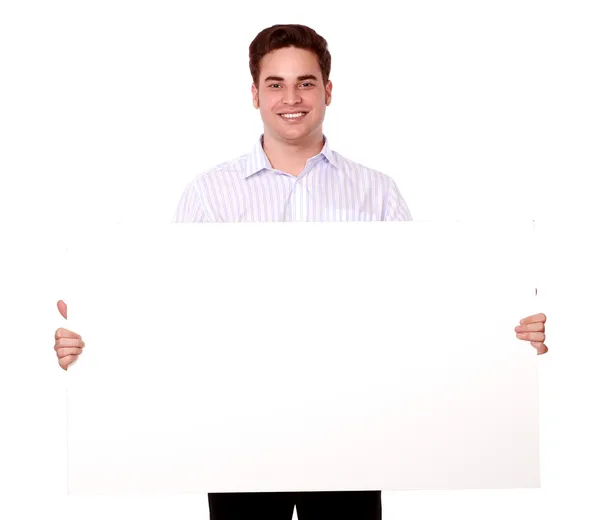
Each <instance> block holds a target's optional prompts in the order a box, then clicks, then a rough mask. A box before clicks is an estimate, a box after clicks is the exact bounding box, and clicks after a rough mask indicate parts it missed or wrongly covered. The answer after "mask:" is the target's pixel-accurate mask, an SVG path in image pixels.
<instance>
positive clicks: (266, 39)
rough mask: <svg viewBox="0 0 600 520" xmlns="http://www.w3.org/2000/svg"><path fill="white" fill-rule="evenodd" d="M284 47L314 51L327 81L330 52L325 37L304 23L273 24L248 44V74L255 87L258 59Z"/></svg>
mask: <svg viewBox="0 0 600 520" xmlns="http://www.w3.org/2000/svg"><path fill="white" fill-rule="evenodd" d="M284 47H297V48H299V49H306V50H309V51H312V52H314V53H315V55H316V56H317V59H318V60H319V67H321V74H322V75H323V81H324V82H325V83H327V81H329V73H330V72H331V54H330V53H329V50H328V49H327V41H326V40H325V38H323V37H322V36H321V35H319V34H317V32H316V31H315V30H314V29H311V28H310V27H307V26H306V25H298V24H287V25H273V26H271V27H268V28H267V29H263V30H262V31H260V32H259V33H258V34H257V35H256V38H254V40H252V43H251V44H250V74H252V80H253V81H254V85H256V87H257V88H258V78H259V76H260V60H261V59H262V58H263V56H265V55H267V54H269V52H271V51H274V50H277V49H282V48H284Z"/></svg>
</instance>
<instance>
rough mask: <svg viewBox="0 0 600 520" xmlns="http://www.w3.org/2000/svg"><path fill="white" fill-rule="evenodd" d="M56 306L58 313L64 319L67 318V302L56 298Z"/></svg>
mask: <svg viewBox="0 0 600 520" xmlns="http://www.w3.org/2000/svg"><path fill="white" fill-rule="evenodd" d="M56 306H57V307H58V312H60V315H61V316H62V317H63V318H64V319H65V320H66V319H67V304H66V303H65V302H63V301H62V300H58V301H57V302H56Z"/></svg>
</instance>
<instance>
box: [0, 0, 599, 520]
mask: <svg viewBox="0 0 600 520" xmlns="http://www.w3.org/2000/svg"><path fill="white" fill-rule="evenodd" d="M207 5H210V12H209V8H208V7H206V8H205V7H203V5H202V4H201V3H200V2H191V1H190V2H177V1H169V2H166V1H164V2H158V1H155V2H133V1H126V0H120V1H118V2H117V1H103V2H91V1H87V2H75V1H72V2H65V1H62V2H61V1H55V2H28V1H26V0H20V1H16V0H15V1H4V2H2V4H1V7H0V217H1V221H0V222H1V224H0V225H1V230H2V231H1V232H2V236H1V238H2V241H1V242H0V243H1V244H2V252H1V256H0V290H1V293H2V299H1V300H0V324H1V327H2V333H1V338H2V339H1V356H2V357H1V362H0V396H1V397H0V400H1V407H0V410H1V414H2V415H1V419H0V420H1V421H2V428H1V429H0V441H1V442H0V468H1V470H0V493H2V495H3V496H2V497H1V498H0V516H3V517H6V518H32V517H44V518H65V517H67V518H76V517H78V516H83V517H85V518H89V519H94V518H105V517H106V516H107V515H110V516H111V517H113V518H115V519H117V518H129V517H131V516H135V517H143V518H148V519H151V518H164V517H167V516H168V517H169V518H178V519H179V518H181V519H188V518H189V519H192V518H194V519H201V518H207V517H208V508H207V505H206V497H205V496H195V495H189V496H177V497H155V498H151V499H148V498H146V499H140V498H136V497H130V498H127V499H114V498H111V497H102V498H94V499H90V498H88V499H86V500H68V501H67V500H66V498H65V497H64V496H63V495H62V494H63V492H64V489H65V470H66V463H65V461H66V459H65V454H66V451H65V450H66V444H65V439H66V437H65V433H66V430H65V410H66V408H65V379H64V376H65V374H64V372H63V371H62V370H60V368H59V367H58V364H57V361H56V357H55V353H54V351H53V349H52V345H53V332H54V330H55V329H56V328H57V327H58V326H61V325H63V324H64V322H63V320H62V318H60V316H59V315H58V311H57V310H56V307H55V302H56V300H57V299H59V298H62V297H63V295H62V293H61V283H62V281H61V280H62V279H61V271H60V268H61V263H60V258H61V256H60V255H61V254H62V252H63V250H64V242H65V237H66V233H67V230H68V228H69V226H72V225H76V224H77V225H83V226H85V225H89V224H92V223H99V222H142V221H143V222H165V221H167V220H170V219H171V217H172V215H173V212H174V210H175V206H176V203H177V200H178V198H179V195H180V194H181V191H182V190H183V187H184V186H185V184H186V183H187V182H188V181H189V180H191V178H193V177H194V176H195V175H196V174H198V173H200V172H201V171H203V170H205V169H207V168H209V167H211V166H213V165H215V164H217V163H219V162H222V161H225V160H229V159H231V158H233V157H235V156H237V155H239V154H241V153H244V152H246V151H247V150H249V149H250V147H251V146H252V145H253V144H254V142H255V140H256V139H257V138H258V135H259V134H260V132H261V128H262V127H261V121H260V116H259V114H258V112H257V111H255V110H254V108H253V107H252V104H251V97H250V83H251V78H250V74H249V70H248V56H247V54H248V45H249V43H250V41H251V40H252V39H253V38H254V36H255V35H256V34H257V33H258V32H259V31H260V30H262V29H263V28H265V27H267V26H270V25H272V24H275V23H304V24H307V25H309V26H312V27H313V28H314V29H315V30H317V32H319V33H320V34H322V35H323V36H325V38H326V39H327V40H328V42H329V44H330V50H331V52H332V55H333V65H332V73H331V79H332V82H333V85H334V89H333V103H332V105H331V106H330V107H329V109H328V113H327V116H326V120H325V126H324V130H325V133H326V135H328V136H329V137H330V139H331V144H332V146H333V148H334V149H335V150H337V151H338V152H340V153H342V154H343V155H346V156H348V157H349V158H351V159H354V160H356V161H358V162H362V163H364V164H366V165H369V166H371V167H373V168H377V169H379V170H381V171H383V172H385V173H387V174H389V175H391V176H393V177H394V179H395V180H396V181H397V183H398V186H399V187H400V190H401V192H402V194H403V195H404V197H405V199H406V201H407V203H408V204H409V207H410V209H411V212H412V214H413V217H414V218H415V219H417V220H435V219H463V218H464V219H486V218H505V217H514V218H518V217H525V218H532V219H535V220H536V222H537V224H538V226H537V227H538V229H539V230H540V236H539V244H538V253H539V257H540V271H539V289H540V290H539V310H540V311H542V312H545V313H546V314H547V315H548V323H547V330H546V331H547V335H548V341H547V344H548V346H549V348H550V352H549V353H548V354H546V355H545V356H542V357H540V358H539V367H540V413H541V416H540V418H541V425H540V426H541V439H540V440H541V457H542V468H541V469H542V488H541V489H539V490H514V491H501V492H497V491H493V492H487V491H477V492H475V491H465V492H404V493H384V495H383V506H384V515H385V518H387V519H392V518H411V519H432V518H438V517H439V516H440V515H441V514H443V515H444V516H445V517H446V518H463V519H466V518H480V517H481V516H482V515H485V516H486V517H487V518H490V519H494V518H506V517H507V516H510V517H511V518H515V519H519V518H530V517H532V516H535V517H542V516H546V515H549V514H552V513H554V514H558V515H560V516H562V517H567V516H568V517H575V518H597V517H598V515H599V511H600V506H599V505H598V503H597V501H595V500H593V499H592V494H593V493H595V492H597V489H596V488H597V487H598V484H599V483H600V478H599V477H598V465H599V463H600V454H599V448H598V444H597V439H598V437H599V435H600V428H599V427H598V425H597V422H598V421H597V415H598V412H597V410H598V407H597V404H596V401H595V399H594V396H595V395H598V394H599V390H600V388H599V387H600V384H599V383H598V378H597V375H596V374H597V370H598V367H597V363H598V361H599V356H598V354H597V349H598V344H599V341H598V335H597V332H596V331H595V328H596V326H595V323H596V321H597V313H596V309H598V307H599V306H598V289H599V288H600V282H599V280H598V275H597V268H598V267H597V266H598V265H600V255H599V254H598V252H597V249H598V246H597V243H598V238H597V237H598V231H597V227H598V224H599V223H600V222H599V221H600V210H599V209H598V207H597V206H596V204H597V198H598V195H597V193H598V192H597V184H598V183H597V176H598V174H599V173H600V168H599V166H600V164H599V163H600V160H599V154H598V143H600V127H599V125H598V121H600V96H598V94H597V93H598V92H600V77H599V75H600V72H599V68H598V63H599V61H600V59H599V51H598V49H599V48H600V35H599V33H598V31H597V27H598V26H600V17H599V16H598V14H597V13H596V2H593V1H589V2H583V1H569V2H567V1H562V2H559V1H553V2H548V1H547V2H541V1H540V2H533V1H503V2H499V1H498V2H476V1H470V2H467V1H456V2H442V1H436V2H428V1H420V2H410V3H409V2H406V3H398V2H381V1H375V0H373V1H370V2H346V3H345V4H344V6H343V7H342V6H341V5H334V4H333V2H331V3H327V2H322V1H319V2H316V1H314V2H313V1H304V2H301V3H283V2H273V1H263V2H260V3H254V2H234V3H231V2H230V3H210V4H207ZM291 261H292V260H291ZM515 325H516V324H515ZM464 326H465V334H468V331H469V324H468V323H465V324H464ZM80 332H82V333H83V331H80ZM523 348H531V347H529V346H528V344H527V343H524V344H523ZM175 358H176V357H175V355H174V356H173V357H172V358H171V357H169V358H168V359H166V362H175ZM80 362H84V360H83V359H82V360H81V361H80ZM5 509H6V511H5Z"/></svg>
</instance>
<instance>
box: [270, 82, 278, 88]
mask: <svg viewBox="0 0 600 520" xmlns="http://www.w3.org/2000/svg"><path fill="white" fill-rule="evenodd" d="M277 86H279V83H273V84H271V85H269V88H271V87H277Z"/></svg>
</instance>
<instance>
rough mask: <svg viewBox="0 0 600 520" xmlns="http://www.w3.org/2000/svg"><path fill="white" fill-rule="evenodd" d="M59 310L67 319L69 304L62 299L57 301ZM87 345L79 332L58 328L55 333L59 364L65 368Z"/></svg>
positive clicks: (55, 348) (55, 347) (55, 346)
mask: <svg viewBox="0 0 600 520" xmlns="http://www.w3.org/2000/svg"><path fill="white" fill-rule="evenodd" d="M56 306H57V307H58V312H60V314H61V316H62V317H63V318H64V319H65V320H66V319H67V304H66V303H65V302H63V301H62V300H59V301H58V302H57V303H56ZM83 347H85V343H84V341H83V340H82V339H81V336H80V335H79V334H76V333H75V332H71V331H70V330H67V329H63V328H60V329H57V330H56V332H55V333H54V350H55V351H56V356H57V357H58V364H59V365H60V367H61V368H62V369H63V370H67V369H68V368H69V365H72V364H73V363H74V362H75V361H77V359H78V358H79V355H80V354H81V353H82V352H83Z"/></svg>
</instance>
